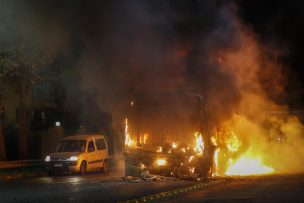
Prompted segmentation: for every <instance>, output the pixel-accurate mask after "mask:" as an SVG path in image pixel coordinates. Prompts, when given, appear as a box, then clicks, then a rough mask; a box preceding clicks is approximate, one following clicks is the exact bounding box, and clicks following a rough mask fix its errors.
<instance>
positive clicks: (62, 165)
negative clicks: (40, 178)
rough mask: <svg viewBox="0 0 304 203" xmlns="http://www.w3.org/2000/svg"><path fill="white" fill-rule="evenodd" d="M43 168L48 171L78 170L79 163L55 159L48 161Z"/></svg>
mask: <svg viewBox="0 0 304 203" xmlns="http://www.w3.org/2000/svg"><path fill="white" fill-rule="evenodd" d="M45 168H46V169H47V170H48V171H53V172H79V165H78V163H76V164H75V162H74V163H72V162H68V161H66V162H62V161H61V162H55V161H50V162H48V163H46V164H45Z"/></svg>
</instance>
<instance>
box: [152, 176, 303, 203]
mask: <svg viewBox="0 0 304 203" xmlns="http://www.w3.org/2000/svg"><path fill="white" fill-rule="evenodd" d="M157 202H170V203H173V202H174V203H179V202H191V203H195V202H208V203H211V202H234V203H235V202H250V203H253V202H302V203H303V202H304V174H298V175H270V176H259V177H239V178H231V179H227V180H226V181H224V182H222V183H219V184H214V185H210V186H208V187H204V188H202V189H200V190H196V191H192V192H187V193H184V194H179V195H177V196H174V197H173V198H172V197H171V198H170V199H163V200H162V201H157Z"/></svg>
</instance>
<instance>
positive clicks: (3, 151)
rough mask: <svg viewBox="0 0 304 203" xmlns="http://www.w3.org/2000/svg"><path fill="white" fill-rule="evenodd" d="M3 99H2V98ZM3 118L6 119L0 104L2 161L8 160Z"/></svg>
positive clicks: (0, 153)
mask: <svg viewBox="0 0 304 203" xmlns="http://www.w3.org/2000/svg"><path fill="white" fill-rule="evenodd" d="M1 96H2V95H1ZM0 98H2V97H0ZM3 117H4V108H3V105H2V103H1V102H0V161H5V160H6V151H5V143H4V136H3V125H2V123H3Z"/></svg>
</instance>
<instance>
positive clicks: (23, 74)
mask: <svg viewBox="0 0 304 203" xmlns="http://www.w3.org/2000/svg"><path fill="white" fill-rule="evenodd" d="M51 62H52V60H51V58H50V57H49V56H48V55H47V54H46V51H44V50H43V49H41V48H39V46H35V45H34V44H30V43H28V44H25V43H23V44H22V45H20V46H11V47H10V48H2V49H1V48H0V73H1V76H0V77H2V78H3V79H4V80H9V81H10V80H13V81H18V79H20V78H26V80H27V81H29V82H31V83H35V82H37V81H39V80H43V79H45V77H46V76H47V75H48V74H51V72H50V69H49V65H50V64H51Z"/></svg>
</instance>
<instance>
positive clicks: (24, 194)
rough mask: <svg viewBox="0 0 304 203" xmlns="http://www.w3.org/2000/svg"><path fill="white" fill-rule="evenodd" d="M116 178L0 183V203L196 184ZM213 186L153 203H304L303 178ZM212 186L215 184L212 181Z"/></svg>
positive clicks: (114, 196) (113, 198)
mask: <svg viewBox="0 0 304 203" xmlns="http://www.w3.org/2000/svg"><path fill="white" fill-rule="evenodd" d="M116 175H117V174H115V173H113V172H111V173H109V174H102V173H95V174H88V175H85V176H71V175H61V176H55V177H41V178H34V179H26V180H10V181H2V182H0V202H1V203H2V202H56V203H57V202H87V203H89V202H117V201H125V200H132V199H135V198H140V197H144V196H148V195H151V194H161V192H163V191H170V190H171V191H172V190H174V189H176V188H185V187H188V186H190V185H194V184H197V183H195V182H190V181H173V180H163V181H156V182H147V181H141V182H130V181H123V180H122V179H121V178H114V177H115V176H116ZM216 180H222V181H219V182H217V183H215V184H206V186H203V187H201V188H200V189H197V190H194V191H190V192H189V191H187V192H182V193H179V194H177V195H173V196H170V197H167V198H166V199H158V200H156V201H154V202H174V203H175V202H191V203H193V202H304V175H303V174H300V175H272V176H261V177H235V178H217V179H216ZM215 182H216V181H215Z"/></svg>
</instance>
